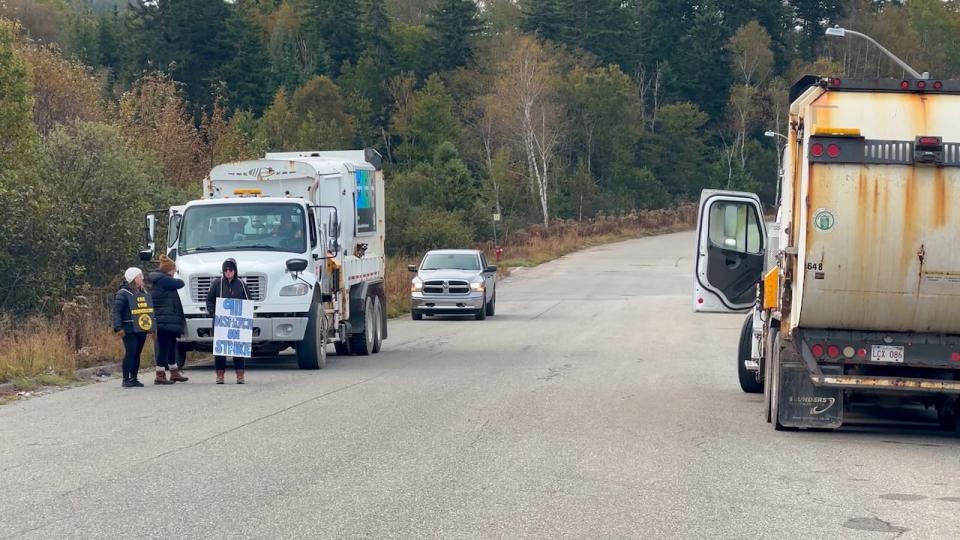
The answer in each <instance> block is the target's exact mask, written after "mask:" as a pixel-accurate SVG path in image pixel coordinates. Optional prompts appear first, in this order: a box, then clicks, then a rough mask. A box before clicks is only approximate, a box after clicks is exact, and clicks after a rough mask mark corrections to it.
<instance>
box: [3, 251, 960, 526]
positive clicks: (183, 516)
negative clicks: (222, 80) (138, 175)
mask: <svg viewBox="0 0 960 540" xmlns="http://www.w3.org/2000/svg"><path fill="white" fill-rule="evenodd" d="M692 245H693V237H692V235H691V234H689V233H685V234H677V235H670V236H663V237H656V238H647V239H642V240H636V241H630V242H626V243H622V244H616V245H610V246H605V247H601V248H598V249H593V250H590V251H586V252H582V253H578V254H575V255H572V256H569V257H566V258H564V259H561V260H559V261H556V262H553V263H549V264H546V265H544V266H541V267H538V268H535V269H528V270H524V271H522V272H519V273H518V274H516V275H515V276H514V277H512V278H510V279H509V280H507V281H506V282H502V283H501V284H500V285H499V287H500V288H499V295H498V306H497V307H498V314H497V316H496V317H494V318H493V319H488V320H487V321H482V322H481V321H473V320H424V321H422V322H416V323H414V322H412V321H409V320H400V321H391V338H390V340H389V341H387V342H386V345H385V347H384V351H383V352H382V353H381V354H379V355H376V356H372V357H345V358H336V357H331V363H330V364H328V367H327V369H325V370H323V371H320V372H300V371H298V370H296V369H295V367H294V366H292V365H290V364H289V363H276V362H274V363H260V364H258V367H255V368H254V369H252V370H250V372H249V374H248V381H249V384H247V385H246V386H236V385H225V386H222V387H218V386H214V385H213V384H212V379H213V373H212V372H211V371H209V369H194V370H192V371H190V373H189V375H190V376H191V377H193V380H192V381H191V382H189V383H187V384H183V385H181V384H178V385H175V386H173V387H153V386H148V387H146V388H144V389H140V390H123V389H121V388H119V383H115V382H109V383H103V384H96V385H91V386H87V387H84V388H79V389H74V390H68V391H64V392H60V393H56V394H52V395H48V396H44V397H41V398H37V399H32V400H26V401H21V402H17V403H13V404H10V405H6V406H3V407H0V538H7V537H15V538H19V537H24V538H63V537H83V538H90V537H111V538H116V537H165V538H184V537H257V538H293V537H297V538H304V537H338V538H342V537H346V538H357V537H369V538H386V537H402V538H421V537H422V538H495V537H499V538H518V537H546V538H559V537H575V538H611V537H612V538H751V537H767V538H778V539H779V538H866V539H873V538H877V539H881V538H895V537H898V536H899V537H901V538H957V537H960V519H957V515H958V513H960V452H958V446H960V445H958V442H957V441H956V440H954V439H951V438H949V437H946V436H944V435H941V434H940V433H938V432H936V431H933V430H931V429H928V428H926V427H923V426H920V427H918V426H916V425H906V424H888V425H885V426H883V427H881V428H877V427H871V426H860V427H857V426H854V427H852V428H849V429H846V430H844V431H841V432H837V433H776V432H774V431H773V430H772V429H771V428H770V426H769V425H768V424H766V423H764V422H762V421H761V418H760V415H761V407H762V404H761V402H760V398H759V397H757V396H752V395H746V394H743V393H741V392H740V390H739V387H738V385H737V382H736V373H735V365H734V362H733V360H732V358H733V357H734V353H735V347H736V338H737V335H738V330H739V327H740V322H741V319H740V317H739V316H702V315H700V316H695V315H693V314H692V313H691V310H690V294H689V291H690V278H689V275H690V272H691V271H690V266H691V260H690V258H689V255H690V252H691V251H692ZM879 412H882V411H879Z"/></svg>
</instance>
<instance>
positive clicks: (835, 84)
mask: <svg viewBox="0 0 960 540" xmlns="http://www.w3.org/2000/svg"><path fill="white" fill-rule="evenodd" d="M840 82H841V81H840V79H833V80H831V81H830V86H833V87H834V88H836V87H838V86H840Z"/></svg>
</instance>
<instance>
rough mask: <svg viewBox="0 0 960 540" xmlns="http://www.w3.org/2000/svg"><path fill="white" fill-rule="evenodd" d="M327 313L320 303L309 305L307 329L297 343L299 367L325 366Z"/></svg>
mask: <svg viewBox="0 0 960 540" xmlns="http://www.w3.org/2000/svg"><path fill="white" fill-rule="evenodd" d="M327 330H328V326H327V314H326V313H324V312H323V308H322V306H321V305H320V304H314V305H312V306H310V315H309V318H308V319H307V331H306V332H304V334H303V341H301V342H300V344H299V345H297V365H298V366H300V369H323V368H324V367H326V366H327Z"/></svg>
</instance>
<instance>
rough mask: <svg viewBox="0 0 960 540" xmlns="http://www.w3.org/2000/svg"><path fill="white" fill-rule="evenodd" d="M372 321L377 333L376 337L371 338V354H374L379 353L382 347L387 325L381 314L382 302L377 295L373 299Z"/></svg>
mask: <svg viewBox="0 0 960 540" xmlns="http://www.w3.org/2000/svg"><path fill="white" fill-rule="evenodd" d="M373 319H374V323H375V324H376V331H377V333H376V336H375V337H374V338H373V353H374V354H376V353H378V352H380V347H382V346H383V334H384V329H385V327H386V325H387V318H386V317H385V316H384V313H383V302H382V301H381V300H380V296H379V295H377V296H374V297H373Z"/></svg>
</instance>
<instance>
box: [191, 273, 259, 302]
mask: <svg viewBox="0 0 960 540" xmlns="http://www.w3.org/2000/svg"><path fill="white" fill-rule="evenodd" d="M218 277H220V276H213V275H205V276H193V277H191V278H190V298H192V299H193V301H194V302H197V303H203V302H206V301H207V293H208V292H209V291H210V284H211V283H212V282H213V280H214V279H216V278H218ZM240 279H242V280H243V282H244V283H246V284H247V291H249V292H250V299H251V300H257V301H260V300H263V297H264V295H265V294H266V292H267V277H266V276H261V275H256V274H254V275H249V276H240Z"/></svg>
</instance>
